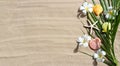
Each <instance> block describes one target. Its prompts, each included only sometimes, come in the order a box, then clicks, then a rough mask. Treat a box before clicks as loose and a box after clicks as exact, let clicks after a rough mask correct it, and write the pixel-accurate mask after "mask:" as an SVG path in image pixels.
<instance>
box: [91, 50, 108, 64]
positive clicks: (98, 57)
mask: <svg viewBox="0 0 120 66" xmlns="http://www.w3.org/2000/svg"><path fill="white" fill-rule="evenodd" d="M105 55H106V52H105V51H103V50H101V49H99V50H98V51H97V52H96V53H94V56H93V57H94V59H96V61H97V62H104V61H105V59H104V57H105Z"/></svg>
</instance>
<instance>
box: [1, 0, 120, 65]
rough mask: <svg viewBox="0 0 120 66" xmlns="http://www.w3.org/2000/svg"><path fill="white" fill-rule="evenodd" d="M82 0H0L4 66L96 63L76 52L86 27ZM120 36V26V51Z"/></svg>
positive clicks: (119, 36)
mask: <svg viewBox="0 0 120 66" xmlns="http://www.w3.org/2000/svg"><path fill="white" fill-rule="evenodd" d="M82 2H83V1H82V0H0V66H94V65H93V60H92V58H91V57H89V56H87V55H84V54H83V53H80V52H78V53H74V52H73V50H74V49H75V47H76V45H77V44H76V39H77V37H78V36H81V35H82V34H83V33H82V31H81V29H82V30H84V29H83V27H82V24H81V22H80V21H83V22H85V19H78V18H77V16H76V15H77V9H78V7H79V6H80V4H81V3H82ZM119 40H120V30H119V31H118V34H117V40H116V43H117V44H118V45H119V46H118V45H117V46H116V47H117V50H116V52H118V50H120V49H119V48H120V43H119V42H117V41H119ZM80 50H81V51H84V52H88V53H90V54H92V53H93V52H92V51H91V50H89V48H80ZM117 55H120V53H119V52H118V54H117ZM98 66H105V65H104V64H103V63H99V65H98Z"/></svg>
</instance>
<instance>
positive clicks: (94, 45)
mask: <svg viewBox="0 0 120 66" xmlns="http://www.w3.org/2000/svg"><path fill="white" fill-rule="evenodd" d="M100 45H101V40H100V39H99V38H98V37H96V38H95V39H92V40H90V42H89V47H90V48H91V49H92V50H94V51H96V50H98V49H99V48H100Z"/></svg>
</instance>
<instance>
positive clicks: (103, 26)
mask: <svg viewBox="0 0 120 66" xmlns="http://www.w3.org/2000/svg"><path fill="white" fill-rule="evenodd" d="M102 29H103V30H102V32H107V31H108V30H111V23H109V22H105V23H103V25H102Z"/></svg>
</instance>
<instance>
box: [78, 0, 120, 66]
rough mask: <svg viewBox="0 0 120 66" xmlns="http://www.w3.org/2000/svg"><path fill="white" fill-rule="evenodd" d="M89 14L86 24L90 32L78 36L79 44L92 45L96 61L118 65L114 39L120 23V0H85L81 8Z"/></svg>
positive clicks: (84, 12) (111, 65)
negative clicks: (96, 0) (89, 0)
mask: <svg viewBox="0 0 120 66" xmlns="http://www.w3.org/2000/svg"><path fill="white" fill-rule="evenodd" d="M79 10H80V11H81V12H82V14H83V15H85V16H87V23H88V25H84V27H85V28H86V31H87V33H88V34H84V35H83V36H81V37H78V39H77V43H78V45H79V46H83V47H88V46H89V47H90V49H92V50H93V51H94V54H93V55H92V57H93V59H94V60H95V61H96V62H103V63H105V64H107V65H108V66H118V62H119V61H118V60H117V58H116V56H115V52H114V44H115V43H114V40H115V36H116V32H117V29H118V26H119V23H120V0H99V3H98V2H97V3H96V2H95V1H94V0H92V4H91V3H88V2H87V1H85V2H84V3H83V4H82V5H81V6H80V8H79Z"/></svg>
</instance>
